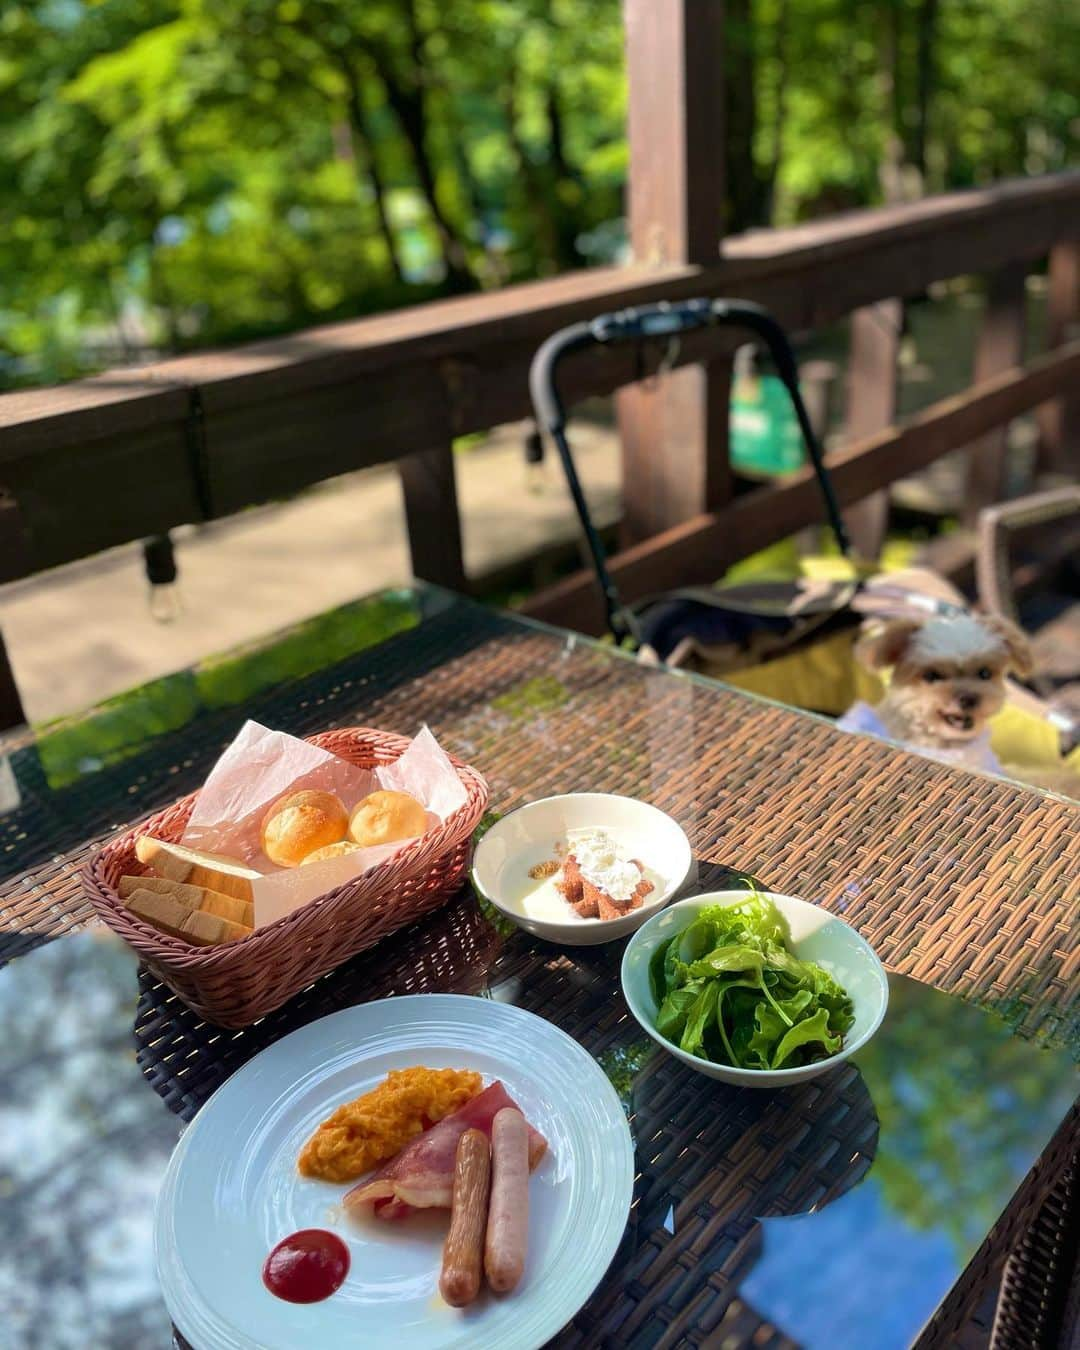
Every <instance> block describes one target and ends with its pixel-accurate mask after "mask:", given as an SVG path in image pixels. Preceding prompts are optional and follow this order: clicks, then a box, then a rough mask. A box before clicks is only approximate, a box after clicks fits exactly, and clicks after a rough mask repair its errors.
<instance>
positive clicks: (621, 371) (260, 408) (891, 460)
mask: <svg viewBox="0 0 1080 1350" xmlns="http://www.w3.org/2000/svg"><path fill="white" fill-rule="evenodd" d="M628 12H629V14H630V15H631V17H632V16H633V15H634V14H637V15H638V17H639V18H640V19H641V22H640V23H639V24H638V25H637V27H635V25H634V24H633V23H630V24H629V25H628V46H629V56H630V82H631V121H630V133H631V149H632V186H634V184H636V188H635V192H633V193H632V199H631V229H632V236H633V241H634V245H635V250H636V253H637V256H639V257H641V258H643V259H645V261H642V262H638V263H635V264H633V265H631V266H627V267H620V268H607V269H598V270H594V271H588V272H582V273H575V274H571V275H566V276H561V277H558V278H557V279H554V280H550V281H543V282H538V283H534V284H530V285H524V286H514V287H509V288H507V289H505V290H502V291H498V292H495V293H490V294H483V295H476V296H470V297H467V298H463V299H456V300H448V301H443V302H438V303H434V304H428V305H422V306H418V307H415V308H412V309H408V310H402V311H399V312H396V313H391V314H386V315H380V316H378V317H375V318H368V319H363V320H358V321H355V322H349V323H342V324H335V325H333V326H329V327H325V328H318V329H313V330H309V331H306V332H301V333H297V334H295V335H293V336H292V337H288V338H283V339H278V340H275V341H270V342H262V343H256V344H254V345H250V346H245V347H241V348H237V349H235V350H231V351H223V352H207V353H201V354H199V355H193V356H188V357H182V358H177V359H174V360H169V361H163V362H159V363H156V364H153V365H149V366H143V367H140V368H137V369H128V370H117V371H110V372H107V373H106V374H103V375H98V376H95V377H93V378H91V379H86V380H80V381H77V382H75V383H72V384H68V385H64V386H62V387H59V388H52V389H37V390H32V391H29V392H19V393H12V394H8V395H6V396H3V397H2V398H0V488H2V489H3V490H4V493H5V495H4V496H3V497H2V498H0V580H9V579H12V578H15V577H19V576H24V575H27V574H28V573H32V572H35V571H38V570H41V569H43V568H47V567H51V566H54V565H56V564H59V563H64V562H68V561H71V560H73V559H76V558H80V557H84V556H86V555H88V554H91V553H94V552H97V551H99V550H101V549H104V548H108V547H110V546H112V545H116V544H120V543H123V542H126V541H130V540H133V539H138V538H142V537H145V536H147V535H151V534H155V533H159V532H162V531H165V530H168V529H170V528H172V527H173V526H176V525H178V524H181V523H183V522H190V521H197V520H200V519H204V518H207V517H209V516H220V515H226V514H229V513H231V512H235V511H238V510H240V509H241V508H243V507H245V506H248V505H250V504H253V503H257V502H261V501H267V500H270V499H274V498H280V497H282V496H285V495H287V494H289V493H292V492H295V491H297V490H298V489H300V488H303V487H305V486H306V485H308V484H311V483H314V482H317V481H320V480H322V479H325V478H328V477H331V476H333V475H335V474H339V473H342V472H345V471H347V470H351V469H356V468H359V467H362V466H365V465H371V464H376V463H380V462H386V461H391V460H394V461H397V462H398V463H399V465H400V471H401V477H402V483H403V487H404V492H405V501H406V515H407V521H408V527H409V535H410V543H411V549H412V558H413V566H414V570H415V572H416V573H417V575H419V576H422V577H426V578H429V579H433V580H437V581H441V582H444V583H447V584H450V585H452V586H462V585H464V584H465V577H464V570H463V567H462V562H461V536H460V525H459V521H458V513H457V505H456V497H455V490H454V471H453V460H452V455H451V444H452V441H453V438H454V437H455V436H458V435H461V434H462V433H464V432H471V431H478V430H484V429H486V428H488V427H491V426H492V425H494V424H496V423H499V422H504V421H508V420H511V419H515V418H520V417H523V416H525V415H527V414H528V412H529V404H528V391H527V379H526V376H527V371H528V366H529V361H530V359H531V357H532V354H533V352H534V351H535V350H536V348H537V346H538V345H539V344H540V342H541V341H542V340H543V339H544V338H545V337H546V336H547V335H548V334H549V333H551V332H553V331H554V330H555V329H557V328H559V327H560V326H561V325H564V324H567V323H570V322H573V321H575V320H578V319H582V318H587V317H590V316H592V315H595V314H599V313H602V312H605V311H608V310H611V309H615V308H619V307H621V306H624V305H630V304H636V303H642V302H648V301H655V300H660V299H678V298H685V297H689V296H695V295H705V296H724V295H726V296H738V297H740V298H744V299H751V300H756V301H758V302H760V303H762V304H764V305H766V306H767V307H768V308H769V309H771V310H772V311H773V312H774V313H775V314H776V315H777V317H778V318H779V319H780V320H781V322H782V323H783V324H785V326H787V327H788V328H789V329H791V330H795V331H802V332H806V331H809V330H813V329H814V328H817V327H819V326H821V325H823V324H827V323H831V322H833V321H834V320H836V319H838V318H841V317H843V316H847V315H850V316H852V325H851V335H852V350H851V360H850V380H849V389H848V406H847V427H848V431H849V437H848V442H847V443H846V444H845V446H844V448H842V449H841V450H839V451H838V452H836V453H835V454H834V455H833V459H832V464H833V470H834V474H835V478H836V484H837V489H838V492H839V495H840V498H841V502H842V504H843V505H844V506H845V507H849V508H854V507H855V506H856V504H860V505H859V509H858V510H857V511H853V518H852V525H853V528H854V529H855V532H856V536H857V538H858V539H859V541H860V543H861V545H862V548H863V551H864V552H866V553H868V554H872V553H873V552H874V549H875V547H876V545H877V543H878V542H879V541H880V535H881V530H882V528H883V514H882V511H881V493H882V491H883V490H884V489H885V488H887V486H888V485H889V484H890V483H891V482H893V481H894V480H895V479H896V478H897V477H899V476H901V475H905V474H909V473H911V472H913V471H914V470H917V469H919V468H922V467H924V466H925V465H927V464H929V463H931V462H932V461H933V460H935V459H937V458H938V457H939V456H941V455H943V454H945V453H946V452H947V451H950V450H953V449H957V448H961V447H965V446H967V447H971V448H972V454H971V464H972V469H971V474H970V480H969V485H968V488H969V490H968V494H967V495H968V505H969V508H971V509H973V508H974V507H976V506H978V505H979V504H982V503H985V502H989V501H992V500H994V499H995V498H996V497H998V496H1000V494H1001V488H1002V479H1003V473H1004V459H1005V455H1004V451H1005V442H1004V429H1005V428H1006V427H1007V424H1008V423H1009V421H1010V420H1011V419H1013V418H1015V417H1017V416H1018V415H1019V414H1021V413H1024V412H1026V411H1028V410H1030V409H1040V418H1041V427H1042V442H1043V446H1044V452H1045V455H1046V456H1047V457H1048V459H1049V460H1050V461H1052V462H1053V463H1054V464H1056V466H1057V467H1058V468H1059V469H1062V470H1064V471H1066V472H1071V473H1076V471H1077V467H1078V455H1080V415H1078V408H1080V400H1078V398H1077V395H1076V393H1075V390H1076V389H1077V388H1078V382H1080V342H1078V341H1075V340H1070V334H1071V331H1072V328H1073V327H1074V325H1075V324H1076V323H1077V321H1078V320H1080V172H1075V173H1064V174H1059V175H1053V176H1047V177H1044V178H1036V179H1027V180H1022V181H1015V182H1005V183H1001V184H998V185H996V186H993V187H988V188H985V189H981V190H977V191H971V192H965V193H959V194H953V195H949V196H941V197H935V198H929V199H926V200H924V201H921V202H918V203H915V204H910V205H904V206H894V207H889V208H883V209H880V210H869V211H862V212H857V213H853V214H851V215H846V216H842V217H838V218H835V219H831V220H825V221H820V222H816V223H813V224H809V225H804V226H799V227H797V228H792V229H785V230H771V231H762V232H760V233H754V234H751V235H746V236H742V237H736V238H729V239H727V240H725V241H723V244H722V247H721V248H720V251H719V256H717V249H716V232H715V228H713V225H710V223H709V222H710V221H712V222H714V223H715V219H716V218H717V217H716V210H717V187H716V181H715V180H716V177H717V175H716V173H715V165H713V166H712V169H713V172H712V173H711V175H710V173H709V172H708V170H709V167H710V161H709V157H710V156H714V154H715V147H714V143H713V142H711V141H709V139H708V137H707V136H705V135H704V130H707V122H708V119H709V118H710V117H713V116H718V115H719V113H718V99H719V95H718V94H717V92H716V90H715V85H716V83H717V82H716V81H715V69H716V65H715V62H714V61H713V60H711V59H710V57H709V50H707V48H708V46H709V44H710V43H711V44H715V42H717V41H719V34H718V32H717V31H716V30H715V23H714V19H713V18H710V17H703V16H708V15H712V14H713V13H714V10H713V8H712V7H707V6H696V5H694V4H693V3H692V0H650V3H649V4H646V3H645V0H628ZM642 16H644V17H642ZM658 16H663V17H664V19H665V22H666V23H668V26H667V27H664V26H663V25H662V24H661V25H660V27H659V28H657V25H658V24H660V18H659V17H658ZM669 21H670V22H669ZM672 24H674V27H672V26H671V25H672ZM695 25H702V28H701V31H697V32H695V31H693V30H694V28H695ZM654 30H655V31H654ZM661 40H663V41H664V42H666V43H667V44H668V45H669V46H672V51H671V53H669V55H670V57H671V61H672V62H676V63H677V62H682V63H683V66H682V68H681V69H679V70H676V71H674V72H672V70H671V69H669V66H670V62H669V63H668V65H664V64H663V63H659V64H658V63H657V62H656V60H655V44H656V43H657V42H658V41H661ZM650 44H651V45H650ZM702 49H706V50H702ZM646 60H647V62H648V69H649V72H650V74H649V80H648V83H647V84H646V82H645V81H644V79H643V77H642V75H641V73H640V72H641V70H642V69H643V68H644V66H645V64H646ZM658 81H659V82H660V83H661V84H663V82H664V81H667V82H668V84H669V85H670V88H669V89H668V90H667V92H668V93H669V94H670V98H669V100H668V102H667V103H664V107H668V106H669V104H670V105H671V106H672V107H674V108H676V110H680V109H681V115H680V116H673V115H672V116H667V117H666V118H664V117H661V118H659V119H657V117H656V114H655V108H652V104H650V107H649V108H645V107H642V106H641V104H642V101H645V102H648V101H649V100H652V101H653V102H655V100H656V98H657V83H658ZM643 88H644V89H645V90H646V94H647V98H645V97H644V96H641V97H636V95H635V91H638V94H640V91H641V90H642V89H643ZM663 92H664V90H663V89H661V93H663ZM672 101H673V102H672ZM650 110H651V111H650ZM647 114H648V115H649V116H651V117H652V121H647V120H646V115H647ZM650 127H651V128H652V130H651V131H650V129H649V128H650ZM658 183H659V184H660V185H661V187H662V188H663V190H662V191H660V190H659V189H658V188H657V184H658ZM1046 257H1049V259H1050V271H1049V278H1050V279H1049V310H1050V324H1049V335H1048V344H1049V345H1048V349H1047V350H1046V351H1045V353H1044V354H1042V355H1041V356H1039V357H1038V358H1037V359H1036V360H1035V361H1033V362H1032V363H1031V364H1030V365H1029V366H1027V367H1024V366H1022V365H1021V364H1020V360H1021V339H1022V335H1023V311H1024V303H1023V302H1024V277H1025V274H1026V272H1027V271H1028V270H1029V269H1030V268H1031V267H1032V266H1033V265H1035V264H1037V263H1039V262H1040V261H1041V260H1042V259H1044V258H1046ZM970 274H981V275H984V276H985V277H986V278H987V279H988V293H989V297H990V303H989V305H988V307H987V310H986V314H985V317H984V319H983V326H982V332H981V337H980V340H979V343H978V349H977V352H976V355H975V382H974V384H973V385H972V387H971V388H969V389H967V390H966V391H965V392H964V393H962V394H960V395H958V396H956V397H953V398H949V399H945V400H944V401H942V402H940V403H937V404H935V405H933V406H932V407H930V408H928V409H926V410H925V411H923V412H922V413H920V414H919V416H918V417H917V418H915V419H913V420H912V421H911V422H909V423H908V424H906V425H904V426H902V427H897V426H894V425H892V423H893V420H894V412H895V399H894V392H895V371H896V354H897V353H896V344H897V341H898V338H897V332H898V324H897V323H896V319H897V317H898V315H899V306H900V302H901V301H902V300H903V299H904V298H905V297H909V296H913V295H917V294H921V293H923V292H925V290H926V288H927V287H928V286H930V285H931V284H932V283H934V282H938V281H942V280H945V279H948V278H951V277H955V276H958V275H970ZM875 309H877V310H879V312H878V313H877V314H876V315H875V314H874V312H873V311H874V310H875ZM882 313H883V314H884V315H885V316H886V317H890V316H891V318H892V320H893V321H892V322H887V323H881V322H878V321H877V320H878V319H880V318H881V317H882ZM731 341H732V339H731V338H730V336H724V335H723V334H722V333H719V332H705V333H701V334H697V335H694V336H693V337H691V338H688V339H687V340H686V341H685V342H684V343H683V344H682V346H681V348H680V350H679V352H678V354H677V357H676V364H677V365H679V366H684V367H687V368H688V369H687V370H674V371H672V372H671V373H670V374H666V375H664V376H662V377H660V378H659V379H650V380H649V381H648V382H647V385H646V386H644V387H643V386H642V385H640V384H639V385H638V387H637V389H636V391H633V392H632V393H631V394H629V395H627V396H625V397H624V401H623V402H622V404H621V406H620V422H621V426H620V431H621V435H622V439H623V442H624V482H623V495H624V512H625V518H626V519H625V525H624V538H625V541H626V542H627V544H628V545H629V547H628V548H627V549H626V550H625V551H623V552H622V553H621V554H620V555H619V556H618V557H617V558H616V559H615V562H614V566H613V570H614V572H615V574H616V576H617V578H618V580H619V581H620V583H621V585H622V586H623V588H624V590H625V593H626V594H627V596H629V597H633V596H635V595H639V594H641V593H643V592H648V591H652V590H657V589H660V588H662V587H665V586H668V585H671V584H676V583H686V582H692V581H702V580H707V579H709V578H711V577H715V576H716V575H717V574H719V573H720V572H721V571H722V570H723V569H724V568H725V567H726V566H727V565H728V564H729V563H730V562H731V561H733V560H734V559H737V558H738V557H740V556H744V555H745V554H747V553H749V552H751V551H753V550H755V549H758V548H760V547H762V546H763V545H765V544H767V543H769V542H771V541H773V540H776V539H779V538H781V537H783V536H785V535H788V534H791V533H792V532H793V531H795V530H798V529H799V528H801V527H802V526H804V525H806V524H809V523H811V522H813V521H815V520H816V519H818V517H819V503H818V500H817V497H816V494H815V490H814V487H813V485H812V483H811V482H810V481H809V479H808V477H807V475H806V474H804V473H803V474H796V475H794V476H792V478H790V479H789V480H785V481H783V482H782V483H779V484H777V485H775V486H769V487H762V488H760V489H756V490H754V491H752V492H751V493H749V494H747V495H741V496H738V497H734V496H733V494H732V486H731V477H730V473H729V470H728V464H727V447H726V418H727V392H728V371H729V358H730V350H731V347H730V344H731ZM658 356H659V353H656V354H655V355H654V356H648V357H647V358H646V365H645V368H644V371H643V369H642V367H641V366H640V365H637V364H635V362H634V358H633V356H632V355H631V354H630V353H627V352H622V353H609V352H599V353H593V354H591V355H589V356H588V357H582V358H581V359H580V360H577V361H576V362H574V363H572V364H570V365H568V367H567V370H566V386H567V393H568V395H569V397H570V398H575V397H578V396H582V395H586V394H602V393H607V392H609V391H611V390H613V389H616V388H618V387H620V386H623V385H626V384H627V383H628V382H630V381H633V380H634V379H635V377H640V376H641V375H642V374H643V373H645V374H648V373H649V372H650V371H651V370H652V369H653V367H654V365H655V360H656V358H657V357H658ZM665 445H666V447H667V451H668V453H666V454H665V453H663V451H664V447H665ZM527 608H528V609H529V610H530V611H531V612H532V613H534V614H537V615H540V616H543V617H544V618H548V619H551V620H558V621H561V622H566V623H570V624H572V625H574V626H577V627H580V628H583V629H586V630H588V629H595V628H596V627H597V626H598V623H599V610H598V607H597V606H596V604H595V600H594V596H593V593H592V590H591V587H590V584H589V579H588V578H587V577H585V576H583V575H579V576H576V577H573V578H571V579H570V580H568V581H566V582H564V583H562V584H560V585H559V586H557V587H555V588H553V589H552V590H550V591H548V592H545V593H543V594H541V595H538V596H537V597H535V598H534V599H533V600H532V601H531V602H530V603H529V604H528V606H527Z"/></svg>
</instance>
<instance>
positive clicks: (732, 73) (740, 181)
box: [724, 0, 765, 234]
mask: <svg viewBox="0 0 1080 1350" xmlns="http://www.w3.org/2000/svg"><path fill="white" fill-rule="evenodd" d="M725 16H726V25H725V39H726V42H725V58H726V60H725V72H724V90H725V104H724V106H725V112H726V119H727V131H726V135H725V141H726V147H725V148H726V157H727V169H726V182H727V220H726V221H725V223H724V233H725V234H739V233H741V231H743V230H746V229H749V228H750V226H752V225H760V224H762V223H763V219H762V217H763V206H764V198H765V192H764V183H763V182H762V179H761V178H760V177H759V175H758V172H757V166H756V164H755V162H754V133H755V130H756V127H757V100H756V93H755V79H754V75H755V70H754V67H755V60H754V20H753V0H727V5H726V8H725Z"/></svg>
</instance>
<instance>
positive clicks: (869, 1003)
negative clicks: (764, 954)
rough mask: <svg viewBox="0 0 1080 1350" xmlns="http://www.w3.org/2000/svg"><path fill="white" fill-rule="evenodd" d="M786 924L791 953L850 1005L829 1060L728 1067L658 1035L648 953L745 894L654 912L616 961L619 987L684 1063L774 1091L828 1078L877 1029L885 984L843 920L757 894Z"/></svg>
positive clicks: (869, 951)
mask: <svg viewBox="0 0 1080 1350" xmlns="http://www.w3.org/2000/svg"><path fill="white" fill-rule="evenodd" d="M762 894H763V895H766V896H768V898H769V899H770V900H772V901H773V903H774V904H775V905H776V907H777V909H778V910H779V911H780V913H781V914H783V916H784V918H785V919H787V921H788V924H789V925H790V927H791V939H792V940H791V948H792V950H793V951H794V953H795V955H796V956H797V957H799V959H800V960H803V961H814V962H816V963H817V964H818V965H819V966H822V967H824V969H825V970H827V971H828V972H829V974H830V975H832V976H833V977H834V978H835V979H836V980H838V981H839V982H840V984H842V985H843V987H844V988H845V989H846V990H847V992H848V994H849V995H850V996H851V1001H852V1003H853V1004H854V1005H855V1021H854V1023H853V1024H852V1026H851V1029H850V1030H849V1031H848V1033H847V1035H846V1036H845V1037H844V1044H843V1047H842V1048H841V1049H840V1050H838V1051H837V1053H836V1054H835V1055H830V1056H829V1058H828V1059H823V1060H819V1061H818V1063H816V1064H803V1065H799V1066H798V1067H796V1068H793V1069H739V1068H735V1067H734V1066H733V1065H730V1064H714V1063H713V1062H712V1060H709V1059H702V1058H701V1057H700V1056H698V1055H689V1054H687V1053H686V1051H685V1050H680V1049H679V1047H678V1046H677V1045H673V1044H672V1043H671V1042H670V1041H668V1040H665V1039H664V1037H663V1036H661V1035H660V1033H659V1032H658V1031H657V1030H656V1025H655V1024H656V1013H657V1006H656V1000H655V999H654V998H653V994H652V988H651V986H650V984H649V961H650V959H651V957H652V954H653V952H654V951H655V950H656V948H657V947H658V946H659V945H660V944H661V943H662V942H665V941H666V940H667V939H668V938H671V937H674V936H675V934H676V933H681V932H682V931H683V929H684V928H687V927H689V925H690V924H691V923H692V922H693V921H694V918H695V916H696V915H697V914H698V913H699V912H700V911H701V910H703V909H705V908H706V906H708V905H734V904H738V902H739V901H740V900H745V899H746V898H747V893H746V891H713V892H711V893H710V894H708V895H695V896H692V897H691V898H690V899H689V900H680V901H679V903H678V904H676V905H672V906H671V908H670V909H668V910H665V912H664V913H663V914H657V915H655V916H654V917H653V918H652V919H650V921H649V922H648V923H646V924H644V925H643V926H642V928H641V929H640V930H639V931H638V932H637V933H635V935H634V936H633V938H631V940H630V941H629V942H628V943H627V945H626V951H625V952H624V953H623V959H622V988H623V994H624V995H625V997H626V1002H627V1003H628V1004H629V1007H630V1011H631V1012H632V1013H633V1014H634V1016H635V1017H636V1018H637V1020H638V1021H639V1022H640V1023H641V1025H642V1026H643V1027H644V1028H645V1030H646V1031H647V1032H648V1033H649V1035H650V1036H651V1037H652V1038H653V1040H654V1041H656V1043H657V1044H658V1045H662V1046H663V1047H664V1049H665V1050H666V1051H667V1052H668V1054H670V1055H674V1056H675V1058H676V1059H681V1060H682V1062H683V1063H684V1064H689V1065H690V1067H691V1068H693V1069H697V1070H698V1072H699V1073H704V1074H708V1076H709V1077H710V1078H719V1079H721V1081H723V1082H725V1083H735V1084H737V1085H738V1086H739V1087H752V1088H777V1087H790V1086H791V1085H792V1084H793V1083H805V1082H806V1080H807V1079H808V1078H816V1077H817V1076H818V1075H819V1074H823V1073H828V1071H829V1070H830V1069H832V1068H834V1067H835V1066H836V1065H837V1064H840V1063H842V1062H843V1061H844V1060H845V1059H847V1058H848V1057H849V1056H850V1055H853V1054H854V1053H855V1051H856V1050H858V1049H859V1047H860V1046H863V1045H865V1044H866V1042H867V1041H868V1040H869V1039H870V1037H871V1036H872V1035H873V1034H874V1032H875V1031H877V1029H878V1027H879V1026H880V1025H881V1021H882V1018H883V1017H884V1016H885V1009H886V1008H887V1007H888V1003H889V982H888V979H887V978H886V975H885V969H884V967H883V966H882V964H881V962H880V961H879V960H878V958H877V955H876V954H875V952H874V949H873V948H872V947H871V946H870V944H869V943H868V942H867V941H866V939H865V938H864V937H862V936H861V935H860V934H859V933H857V932H856V931H855V929H854V928H851V927H849V926H848V925H847V924H846V923H844V921H843V920H842V919H838V918H836V917H835V915H832V914H829V913H828V911H827V910H824V909H820V908H819V907H818V906H817V905H811V904H808V903H807V902H806V901H805V900H796V899H795V897H794V896H791V895H776V894H775V893H774V892H772V891H763V892H762Z"/></svg>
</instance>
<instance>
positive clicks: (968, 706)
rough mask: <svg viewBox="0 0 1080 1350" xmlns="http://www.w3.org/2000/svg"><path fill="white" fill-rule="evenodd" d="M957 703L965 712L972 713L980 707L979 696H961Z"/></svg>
mask: <svg viewBox="0 0 1080 1350" xmlns="http://www.w3.org/2000/svg"><path fill="white" fill-rule="evenodd" d="M956 701H957V703H959V704H960V706H961V708H963V710H964V712H971V710H972V708H977V707H978V706H979V696H978V694H961V695H960V696H959V698H958V699H957V700H956Z"/></svg>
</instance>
